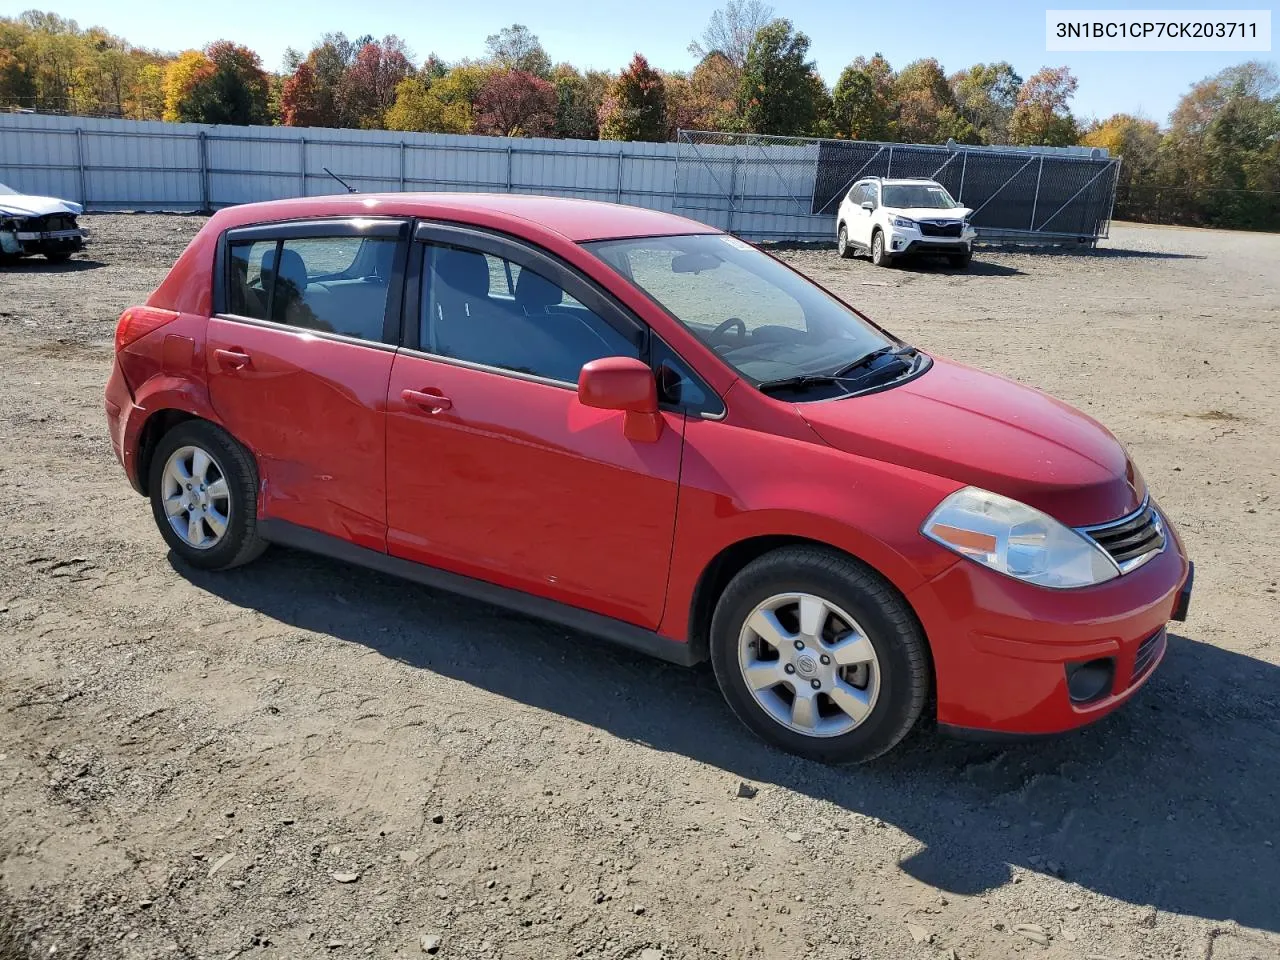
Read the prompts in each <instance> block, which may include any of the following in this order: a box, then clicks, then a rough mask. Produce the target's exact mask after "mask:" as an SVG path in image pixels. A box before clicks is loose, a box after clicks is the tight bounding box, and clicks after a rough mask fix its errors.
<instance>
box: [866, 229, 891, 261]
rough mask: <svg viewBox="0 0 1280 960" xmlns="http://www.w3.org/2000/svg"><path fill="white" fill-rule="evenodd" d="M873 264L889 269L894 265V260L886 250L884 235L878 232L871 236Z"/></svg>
mask: <svg viewBox="0 0 1280 960" xmlns="http://www.w3.org/2000/svg"><path fill="white" fill-rule="evenodd" d="M871 262H872V263H874V264H875V265H876V266H877V267H888V266H891V265H892V263H893V258H892V257H891V256H889V254H887V253H885V250H884V234H883V233H882V232H881V231H879V230H877V231H876V232H875V233H873V234H872V235H871Z"/></svg>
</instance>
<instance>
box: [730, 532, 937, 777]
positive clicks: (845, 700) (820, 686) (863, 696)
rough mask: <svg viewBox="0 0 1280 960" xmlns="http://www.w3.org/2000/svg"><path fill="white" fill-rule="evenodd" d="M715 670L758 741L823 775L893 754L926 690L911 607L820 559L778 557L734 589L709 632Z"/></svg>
mask: <svg viewBox="0 0 1280 960" xmlns="http://www.w3.org/2000/svg"><path fill="white" fill-rule="evenodd" d="M711 662H712V665H713V667H714V668H715V674H716V680H717V682H718V683H719V684H720V690H721V692H722V693H723V694H724V698H725V700H726V701H728V703H729V706H730V707H731V708H732V710H733V712H734V713H735V714H737V716H738V719H740V720H741V721H742V722H743V723H744V724H746V725H747V726H748V727H749V728H750V729H751V730H752V731H753V732H754V733H755V734H757V735H758V736H759V737H760V738H761V739H763V740H765V741H767V742H769V743H772V744H774V745H775V746H778V747H781V748H782V749H783V750H787V751H789V752H791V753H795V754H799V755H800V756H802V757H808V758H810V759H813V760H821V761H824V762H829V763H846V762H858V763H861V762H864V761H867V760H871V759H874V758H875V757H878V756H880V755H881V754H883V753H885V752H886V751H888V750H890V749H892V748H893V747H894V746H895V745H896V744H897V743H898V742H899V741H901V740H902V738H903V737H905V736H906V735H907V733H908V732H909V731H910V730H911V728H912V727H913V726H914V725H915V723H916V721H917V720H918V719H919V718H920V714H921V712H922V710H923V709H924V704H925V701H926V698H927V697H928V694H929V688H930V682H931V681H930V668H929V656H928V649H927V644H926V641H925V638H924V635H923V632H922V631H921V629H920V626H919V624H918V623H917V621H916V619H915V616H914V614H913V613H912V612H911V609H910V607H908V605H907V603H906V601H905V600H903V599H902V597H901V596H900V595H899V594H898V593H897V592H896V591H895V590H894V589H893V588H892V587H891V586H890V585H889V584H888V583H887V582H886V581H885V580H884V579H883V578H882V577H881V576H880V575H879V574H877V573H876V572H875V571H873V570H871V569H870V568H869V567H867V566H865V565H864V564H861V563H859V562H858V561H856V560H854V559H852V558H851V557H847V556H845V555H843V554H840V553H838V552H836V551H834V550H830V549H827V548H823V547H808V546H799V547H786V548H783V549H781V550H776V551H773V552H771V553H768V554H765V555H764V556H763V557H760V558H759V559H757V560H754V561H752V562H751V563H749V564H748V565H747V566H746V567H744V568H743V569H742V570H741V571H740V572H739V573H738V575H737V576H736V577H734V578H733V580H732V581H730V583H729V586H728V587H726V588H725V591H724V593H723V594H722V595H721V597H720V600H719V602H718V603H717V604H716V610H715V614H714V616H713V617H712V621H711Z"/></svg>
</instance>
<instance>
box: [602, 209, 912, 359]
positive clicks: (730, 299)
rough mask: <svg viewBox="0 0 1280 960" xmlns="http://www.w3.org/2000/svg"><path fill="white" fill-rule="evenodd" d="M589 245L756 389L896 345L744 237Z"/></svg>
mask: <svg viewBox="0 0 1280 960" xmlns="http://www.w3.org/2000/svg"><path fill="white" fill-rule="evenodd" d="M584 246H586V247H587V248H588V249H589V250H591V251H592V252H593V253H594V254H595V255H596V256H598V257H599V258H600V259H601V260H603V261H604V262H605V263H607V264H608V265H609V266H610V267H612V268H613V269H614V270H616V271H618V272H619V273H620V274H622V275H623V276H624V277H625V278H626V279H628V280H629V281H631V282H632V283H634V284H635V285H636V286H637V287H639V288H640V289H641V290H643V291H644V292H645V293H646V294H648V296H649V297H650V298H652V299H653V300H654V301H656V302H657V303H658V304H659V305H660V306H661V307H663V308H664V309H665V310H666V311H667V312H668V313H669V314H671V315H672V316H673V317H675V318H676V319H677V320H678V321H680V323H682V324H683V325H684V326H685V327H687V328H688V329H689V330H690V332H692V333H693V334H694V336H696V337H697V338H698V339H700V340H701V341H702V342H703V343H705V344H707V346H709V347H710V348H711V349H712V350H714V351H715V352H716V353H717V354H719V355H720V357H721V358H723V360H724V361H725V362H726V363H728V364H729V365H730V366H731V367H733V368H734V369H735V370H737V371H738V372H739V373H740V374H742V375H743V376H744V377H746V378H747V379H748V380H751V381H752V382H754V383H764V382H768V381H773V380H779V379H783V378H787V377H795V376H805V375H810V374H828V373H831V372H832V371H835V370H839V369H841V368H843V367H844V366H846V365H847V364H849V363H851V362H853V361H856V360H858V359H859V358H861V357H863V356H865V355H866V354H868V353H871V352H873V351H876V350H880V349H883V348H885V347H888V346H890V345H891V343H892V341H891V340H890V339H889V338H888V337H886V336H885V335H884V334H883V333H881V332H880V331H879V330H877V329H876V328H875V327H873V326H871V325H870V324H869V323H867V322H866V321H865V320H863V319H862V318H861V317H859V316H858V315H857V314H855V313H853V312H852V311H851V310H849V308H848V307H846V306H844V305H843V304H842V303H840V302H839V301H838V300H835V299H834V298H832V297H831V296H829V295H828V294H826V293H825V292H824V291H823V290H821V289H820V288H819V287H816V286H814V285H813V284H812V283H810V282H809V281H807V280H805V279H804V278H803V277H801V276H799V275H798V274H796V273H795V272H794V271H792V270H789V269H788V268H787V267H785V266H784V265H783V264H782V263H780V262H778V261H777V260H775V259H774V258H773V257H770V256H769V255H768V254H766V253H763V252H762V251H760V250H757V249H756V248H755V247H752V246H751V245H750V244H747V243H744V242H743V241H741V240H738V239H737V238H736V237H729V236H724V235H722V234H699V235H690V236H669V237H642V238H639V239H634V240H601V241H596V242H594V243H588V244H585V245H584Z"/></svg>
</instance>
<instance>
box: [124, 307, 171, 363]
mask: <svg viewBox="0 0 1280 960" xmlns="http://www.w3.org/2000/svg"><path fill="white" fill-rule="evenodd" d="M177 319H178V314H177V313H175V312H174V311H172V310H161V309H160V308H158V307H130V308H129V309H128V310H126V311H125V312H124V313H122V314H120V320H119V322H118V323H117V324H116V353H119V352H120V351H121V350H123V349H124V348H125V347H127V346H128V345H129V344H131V343H133V342H134V341H135V340H138V339H140V338H142V337H145V336H146V335H147V334H148V333H151V332H152V331H153V330H159V329H160V328H161V327H163V326H164V325H165V324H166V323H172V322H173V321H174V320H177Z"/></svg>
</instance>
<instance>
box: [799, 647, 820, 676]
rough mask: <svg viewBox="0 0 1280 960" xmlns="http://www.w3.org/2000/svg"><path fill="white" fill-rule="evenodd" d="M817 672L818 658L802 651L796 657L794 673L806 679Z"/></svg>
mask: <svg viewBox="0 0 1280 960" xmlns="http://www.w3.org/2000/svg"><path fill="white" fill-rule="evenodd" d="M817 672H818V660H817V658H816V657H813V656H811V655H810V654H807V653H802V654H800V656H798V657H796V673H798V674H800V676H802V677H804V678H805V679H806V680H811V679H812V678H813V676H814V675H815V674H816V673H817Z"/></svg>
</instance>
